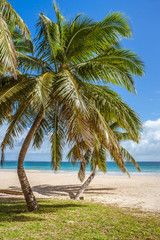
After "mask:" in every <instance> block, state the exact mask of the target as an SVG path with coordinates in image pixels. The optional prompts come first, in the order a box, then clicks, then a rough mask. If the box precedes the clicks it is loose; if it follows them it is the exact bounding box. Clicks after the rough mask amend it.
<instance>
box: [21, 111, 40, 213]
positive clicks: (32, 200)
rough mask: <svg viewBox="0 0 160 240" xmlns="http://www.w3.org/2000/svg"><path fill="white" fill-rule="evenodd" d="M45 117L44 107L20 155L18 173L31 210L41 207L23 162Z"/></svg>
mask: <svg viewBox="0 0 160 240" xmlns="http://www.w3.org/2000/svg"><path fill="white" fill-rule="evenodd" d="M43 117H44V110H43V108H41V110H40V111H39V113H38V115H37V117H36V119H35V120H34V122H33V125H32V126H31V128H30V130H29V132H28V134H27V136H26V138H25V140H24V142H23V145H22V148H21V151H20V153H19V157H18V169H17V173H18V177H19V181H20V184H21V188H22V191H23V194H24V197H25V200H26V203H27V207H28V210H29V211H34V210H37V209H38V208H39V205H38V204H37V201H36V199H35V196H34V194H33V192H32V189H31V187H30V184H29V181H28V179H27V176H26V173H25V170H24V166H23V162H24V158H25V156H26V153H27V150H28V147H29V145H30V142H31V140H32V138H33V136H34V134H35V132H36V130H37V128H38V126H39V124H40V122H41V121H42V119H43Z"/></svg>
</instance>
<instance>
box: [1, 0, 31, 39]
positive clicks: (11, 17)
mask: <svg viewBox="0 0 160 240" xmlns="http://www.w3.org/2000/svg"><path fill="white" fill-rule="evenodd" d="M0 11H1V13H2V16H3V17H4V19H5V20H6V21H7V22H9V23H10V24H13V25H15V26H17V27H18V28H20V29H21V32H22V34H23V35H24V36H25V37H26V38H27V39H30V31H29V29H28V27H27V25H26V24H25V22H24V21H23V20H22V18H21V17H20V16H19V15H18V13H17V12H16V11H15V10H14V8H13V7H12V6H11V4H10V3H9V2H8V1H6V0H1V3H0Z"/></svg>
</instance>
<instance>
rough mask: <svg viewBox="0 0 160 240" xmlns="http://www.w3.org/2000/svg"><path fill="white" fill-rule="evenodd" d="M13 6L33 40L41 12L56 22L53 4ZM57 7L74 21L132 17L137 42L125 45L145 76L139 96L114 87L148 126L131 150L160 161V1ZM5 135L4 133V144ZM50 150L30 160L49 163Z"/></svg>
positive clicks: (65, 0) (67, 0) (16, 1)
mask: <svg viewBox="0 0 160 240" xmlns="http://www.w3.org/2000/svg"><path fill="white" fill-rule="evenodd" d="M11 3H12V6H13V7H14V8H15V10H16V11H17V12H18V13H19V15H20V16H21V17H22V18H23V19H24V21H25V22H26V24H27V25H28V27H29V29H30V31H31V34H32V36H35V24H36V22H37V18H38V14H39V13H40V12H43V13H44V14H45V15H47V16H48V17H49V18H51V19H52V20H55V15H54V11H53V8H52V0H45V1H44V0H43V1H42V0H32V1H31V0H27V1H21V0H12V1H11ZM57 3H58V5H59V7H60V9H61V11H62V13H63V15H64V16H65V17H69V18H70V17H74V16H75V15H76V14H77V13H84V14H86V15H87V16H89V17H92V18H94V19H95V20H102V19H103V18H104V17H105V16H106V15H107V13H108V12H109V11H111V12H113V11H121V12H123V13H124V14H125V15H126V17H128V19H129V22H130V24H131V27H132V31H133V39H131V40H124V41H122V45H123V47H124V48H130V49H132V50H133V51H135V52H136V53H138V54H139V55H140V57H141V59H142V60H143V61H144V63H145V75H144V76H143V77H142V78H141V79H140V78H135V80H136V89H137V92H138V94H137V95H133V94H129V93H128V92H127V91H126V90H125V89H122V88H119V87H114V89H115V90H116V91H117V92H119V93H120V94H121V95H122V97H123V98H124V100H125V101H126V102H127V103H128V104H129V105H130V106H131V107H132V108H133V109H134V110H135V111H136V112H138V113H139V115H140V117H141V119H142V121H143V123H144V132H143V134H142V140H141V143H140V145H139V146H137V145H135V144H133V143H129V144H128V143H127V147H128V150H129V151H131V153H132V154H133V155H134V156H135V157H136V160H137V161H141V160H142V161H145V160H148V161H149V160H153V161H154V160H156V161H160V157H159V156H160V150H159V149H160V148H159V146H160V75H159V71H160V59H159V56H160V45H159V43H160V14H159V12H160V1H159V0H134V1H133V0H132V1H128V0H121V1H120V0H112V1H107V0H99V1H96V0H87V1H86V0H85V1H84V0H81V1H73V0H59V1H57ZM4 128H5V127H4ZM2 135H3V134H1V133H0V140H1V138H2ZM23 139H24V135H23V137H21V138H20V140H18V143H17V145H16V148H15V150H14V151H12V152H10V153H9V155H8V156H10V157H8V159H11V158H12V159H13V158H15V157H16V156H17V153H18V150H19V146H20V145H21V143H22V141H23ZM47 146H48V144H47V140H46V142H45V143H44V145H43V147H42V149H41V154H42V155H44V156H43V157H41V158H39V156H40V155H39V154H38V152H35V154H34V157H33V151H32V150H30V153H29V155H28V157H27V159H30V156H31V155H30V154H32V158H33V159H35V158H37V159H47V158H48V151H49V149H48V148H47ZM16 149H17V150H16ZM46 151H47V152H46ZM10 154H11V155H10ZM42 155H41V156H42Z"/></svg>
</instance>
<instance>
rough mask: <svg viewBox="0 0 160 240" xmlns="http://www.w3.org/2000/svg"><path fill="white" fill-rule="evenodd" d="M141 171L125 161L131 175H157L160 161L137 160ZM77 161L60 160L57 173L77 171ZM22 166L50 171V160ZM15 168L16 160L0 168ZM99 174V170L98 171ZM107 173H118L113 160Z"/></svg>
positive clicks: (7, 162)
mask: <svg viewBox="0 0 160 240" xmlns="http://www.w3.org/2000/svg"><path fill="white" fill-rule="evenodd" d="M138 164H139V166H140V168H141V172H138V171H137V170H136V168H135V167H134V166H133V165H132V164H131V163H126V167H127V169H128V171H129V172H130V173H131V175H157V176H160V162H138ZM79 166H80V164H79V163H76V164H75V165H74V166H73V165H72V164H71V163H68V162H62V163H61V165H60V169H59V170H58V171H57V173H74V172H75V173H77V172H78V170H79ZM24 167H25V169H26V170H39V171H52V168H51V163H50V162H37V161H36V162H34V161H32V162H27V161H26V162H24ZM16 168H17V162H15V161H6V162H5V163H4V165H3V167H2V166H0V170H2V171H3V170H4V171H5V170H11V171H14V170H16ZM86 172H90V166H87V167H86ZM99 173H100V174H101V172H100V171H99ZM107 174H110V175H120V174H122V173H121V170H120V169H119V168H118V167H117V165H116V164H115V163H114V162H108V163H107Z"/></svg>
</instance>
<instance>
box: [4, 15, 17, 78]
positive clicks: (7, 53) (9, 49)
mask: <svg viewBox="0 0 160 240" xmlns="http://www.w3.org/2000/svg"><path fill="white" fill-rule="evenodd" d="M0 63H2V64H3V66H4V69H5V70H6V71H8V72H12V73H13V75H14V77H15V78H16V76H17V73H16V71H17V54H16V51H15V48H14V44H13V41H12V37H11V33H10V31H9V29H8V25H7V23H6V22H5V21H4V19H3V17H2V14H1V13H0Z"/></svg>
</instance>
